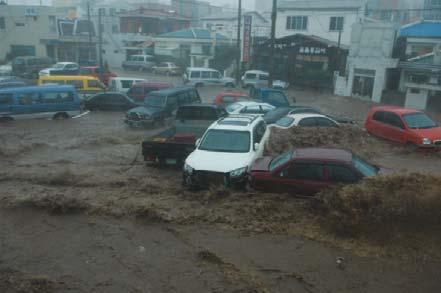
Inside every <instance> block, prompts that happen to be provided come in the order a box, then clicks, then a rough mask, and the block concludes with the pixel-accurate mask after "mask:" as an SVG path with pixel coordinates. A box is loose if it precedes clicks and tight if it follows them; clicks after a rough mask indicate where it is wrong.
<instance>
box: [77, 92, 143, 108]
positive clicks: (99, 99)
mask: <svg viewBox="0 0 441 293" xmlns="http://www.w3.org/2000/svg"><path fill="white" fill-rule="evenodd" d="M84 106H85V108H86V109H87V110H90V111H97V110H99V111H127V110H129V109H132V108H134V107H137V106H139V104H137V103H136V102H135V101H133V100H132V99H131V98H129V97H128V96H127V95H125V94H123V93H118V92H105V93H101V94H97V95H95V96H92V97H90V98H89V99H87V100H86V101H85V102H84Z"/></svg>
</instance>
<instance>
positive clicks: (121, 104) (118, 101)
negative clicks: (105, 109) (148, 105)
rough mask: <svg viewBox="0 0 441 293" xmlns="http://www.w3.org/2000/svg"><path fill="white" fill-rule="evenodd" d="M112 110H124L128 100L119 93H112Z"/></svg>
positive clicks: (127, 107)
mask: <svg viewBox="0 0 441 293" xmlns="http://www.w3.org/2000/svg"><path fill="white" fill-rule="evenodd" d="M111 101H112V111H125V110H128V109H129V107H130V106H129V101H128V100H127V99H126V98H125V97H124V96H121V95H118V94H112V96H111Z"/></svg>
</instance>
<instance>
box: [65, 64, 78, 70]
mask: <svg viewBox="0 0 441 293" xmlns="http://www.w3.org/2000/svg"><path fill="white" fill-rule="evenodd" d="M65 69H70V70H75V69H78V66H77V65H75V64H67V65H66V67H65Z"/></svg>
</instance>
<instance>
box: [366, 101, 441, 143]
mask: <svg viewBox="0 0 441 293" xmlns="http://www.w3.org/2000/svg"><path fill="white" fill-rule="evenodd" d="M365 128H366V130H367V131H368V132H369V133H371V134H373V135H375V136H378V137H381V138H384V139H386V140H389V141H392V142H395V143H399V144H403V145H407V146H408V147H409V148H410V149H417V148H440V147H441V127H440V125H439V124H438V123H437V122H435V121H433V120H432V118H430V117H429V116H428V115H427V114H426V113H424V112H422V111H419V110H415V109H407V108H401V107H394V106H382V107H374V108H372V110H371V111H370V112H369V114H368V118H367V119H366V122H365Z"/></svg>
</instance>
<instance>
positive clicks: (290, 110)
mask: <svg viewBox="0 0 441 293" xmlns="http://www.w3.org/2000/svg"><path fill="white" fill-rule="evenodd" d="M290 114H321V115H325V116H327V117H329V118H331V119H333V120H335V121H336V122H338V123H343V124H348V123H349V124H353V123H355V121H354V120H352V119H349V118H345V117H335V116H331V115H327V114H324V113H323V112H322V111H320V110H319V109H317V108H314V107H310V106H290V107H280V108H277V109H274V110H272V111H270V112H268V113H266V114H265V115H264V116H263V119H264V120H265V122H266V124H274V123H276V122H277V121H279V120H280V119H281V118H283V117H285V116H287V115H290Z"/></svg>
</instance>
